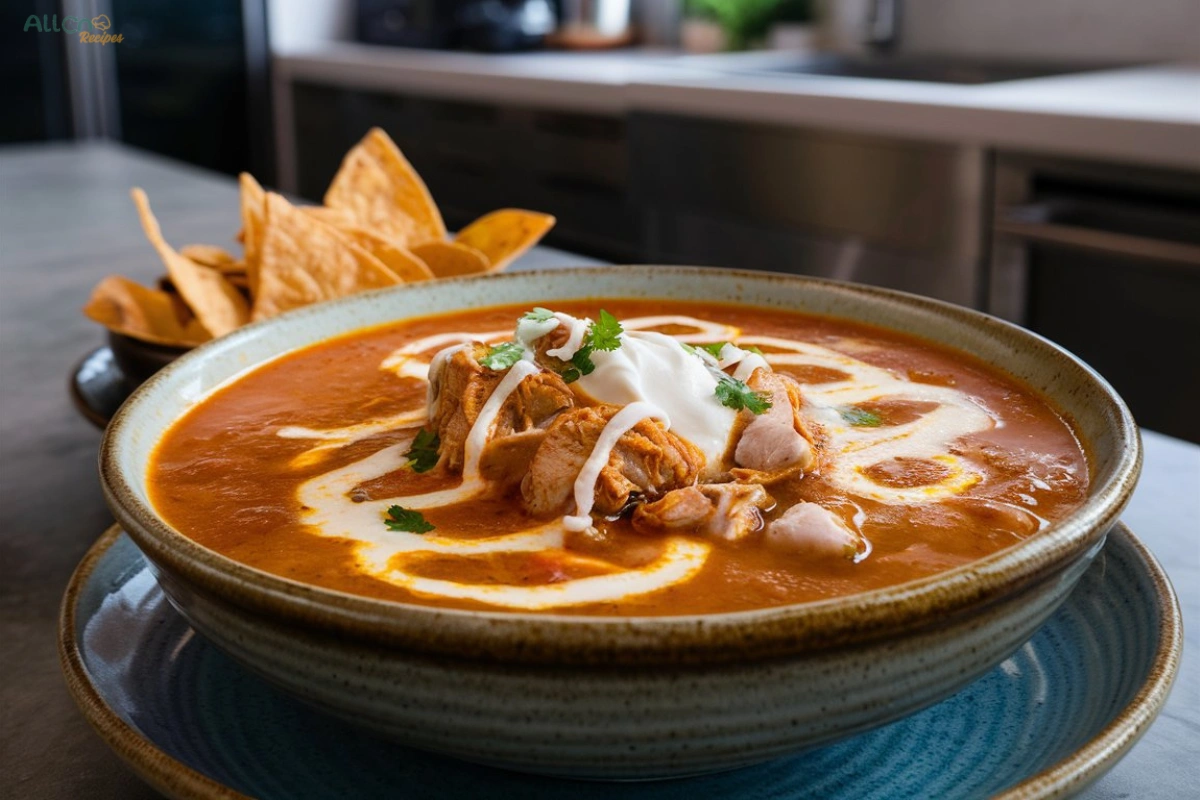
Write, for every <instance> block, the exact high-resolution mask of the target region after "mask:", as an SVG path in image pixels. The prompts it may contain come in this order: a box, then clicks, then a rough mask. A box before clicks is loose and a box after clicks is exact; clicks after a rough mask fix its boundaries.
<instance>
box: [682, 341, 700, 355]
mask: <svg viewBox="0 0 1200 800" xmlns="http://www.w3.org/2000/svg"><path fill="white" fill-rule="evenodd" d="M679 346H680V347H682V348H683V350H684V352H685V353H689V354H691V355H693V356H698V355H700V352H699V351H698V350H697V349H696V348H694V347H692V346H691V345H690V344H688V343H687V342H680V343H679Z"/></svg>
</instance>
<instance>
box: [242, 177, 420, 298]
mask: <svg viewBox="0 0 1200 800" xmlns="http://www.w3.org/2000/svg"><path fill="white" fill-rule="evenodd" d="M265 231H266V234H265V236H264V237H263V241H262V249H261V253H260V265H259V273H258V286H257V289H256V291H255V294H254V311H253V314H252V315H251V316H252V318H253V319H255V320H259V319H265V318H267V317H273V316H275V315H276V314H281V313H283V312H284V311H287V310H289V309H292V308H298V307H300V306H305V305H308V304H309V303H318V302H320V301H322V300H331V299H333V298H335V297H344V296H345V295H349V294H355V293H356V292H361V291H365V290H367V289H379V288H382V287H385V286H394V285H396V284H398V283H401V282H402V281H401V280H400V277H399V276H398V275H396V273H394V272H392V271H391V270H390V269H388V268H387V267H386V266H384V264H383V262H381V261H380V260H379V259H377V258H376V257H375V256H373V255H371V254H370V253H368V252H367V251H366V250H364V249H362V248H361V247H359V246H358V245H355V244H353V243H352V242H351V241H350V240H349V239H347V238H346V237H344V236H343V235H342V234H340V233H338V231H337V230H336V229H334V228H333V227H331V226H329V225H321V224H319V223H315V222H314V220H313V219H312V217H311V216H310V215H308V214H305V213H303V212H302V211H300V210H299V209H298V208H296V207H295V206H293V205H292V204H291V203H289V202H288V201H287V200H285V199H283V197H281V196H280V195H277V194H275V193H274V192H268V193H267V218H266V228H265Z"/></svg>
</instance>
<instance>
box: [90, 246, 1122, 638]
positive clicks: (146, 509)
mask: <svg viewBox="0 0 1200 800" xmlns="http://www.w3.org/2000/svg"><path fill="white" fill-rule="evenodd" d="M589 297H595V298H601V297H626V298H656V297H661V298H670V299H673V300H699V301H714V300H716V301H719V302H726V303H737V304H745V305H751V306H765V307H772V308H780V309H787V310H794V311H799V312H804V313H809V314H820V315H829V316H834V317H841V318H847V319H851V320H857V321H861V322H866V323H870V324H874V325H878V326H882V327H884V328H889V329H893V330H897V331H902V332H907V333H910V334H913V335H916V336H918V337H921V338H924V339H927V340H932V341H934V342H938V343H942V344H944V345H949V346H951V347H953V348H955V349H958V350H961V351H965V352H967V353H970V354H972V355H974V356H976V357H978V358H981V359H982V360H984V361H985V362H987V363H989V364H991V365H994V366H996V367H998V368H1000V369H1001V370H1003V371H1005V372H1007V373H1009V374H1010V375H1012V376H1014V377H1015V378H1017V379H1019V380H1020V381H1022V382H1024V383H1026V384H1028V385H1029V386H1031V387H1032V388H1034V389H1036V390H1037V391H1038V392H1039V393H1041V394H1042V395H1043V396H1044V397H1047V398H1048V399H1049V400H1050V401H1051V403H1052V404H1054V405H1056V406H1057V407H1058V408H1059V409H1060V410H1061V411H1062V412H1064V413H1065V414H1066V415H1067V416H1068V417H1069V418H1070V419H1071V420H1072V422H1073V424H1074V425H1075V428H1076V430H1077V432H1078V434H1079V436H1080V438H1081V440H1082V442H1083V444H1084V447H1085V449H1086V451H1087V454H1088V458H1089V463H1090V470H1091V476H1090V477H1091V486H1090V489H1089V495H1088V499H1087V500H1086V502H1085V503H1084V504H1083V506H1082V507H1081V508H1080V509H1078V511H1076V512H1075V513H1074V514H1072V515H1071V516H1070V517H1069V518H1067V519H1065V520H1062V521H1060V522H1058V523H1055V524H1054V525H1052V526H1051V527H1050V528H1048V529H1047V530H1046V531H1044V532H1043V533H1041V534H1039V535H1038V536H1035V537H1032V538H1031V539H1029V540H1026V541H1025V542H1022V543H1021V544H1018V545H1015V546H1014V547H1012V548H1009V549H1008V550H1004V551H1001V552H1000V553H997V554H995V555H992V556H989V557H986V558H984V559H981V560H980V561H978V562H974V563H972V564H968V565H966V566H964V567H959V568H956V569H953V570H950V571H948V572H945V573H941V574H938V575H935V576H932V577H930V578H925V579H921V580H918V581H914V582H911V583H908V584H901V585H899V586H895V587H891V588H887V589H881V590H876V591H873V592H869V593H865V594H863V595H854V596H850V597H846V598H838V599H834V600H829V601H821V602H817V603H808V604H804V605H803V606H785V607H781V608H770V609H762V610H759V611H752V612H738V613H730V614H718V615H707V616H706V617H705V618H704V620H703V624H704V625H705V626H706V627H707V628H708V629H709V630H710V633H711V631H712V630H713V629H720V628H722V627H725V628H728V629H730V630H736V629H738V628H739V627H741V626H744V625H745V624H746V623H747V622H748V621H753V623H754V624H755V625H756V626H757V628H758V629H759V630H760V631H761V633H762V635H761V636H756V637H755V638H754V641H753V642H750V643H748V644H747V643H743V649H742V650H741V651H738V652H741V653H742V654H743V655H745V654H746V653H747V652H749V651H747V650H746V649H744V648H745V647H749V648H750V651H753V650H754V648H755V647H760V648H762V652H763V653H764V654H770V653H771V652H776V651H778V650H779V648H784V649H786V650H790V649H793V648H796V647H804V646H810V645H813V644H816V643H820V642H829V641H836V640H838V639H839V637H842V640H843V641H844V635H850V636H851V638H853V636H864V637H869V636H870V635H872V631H876V632H878V630H880V629H881V628H883V627H887V628H889V629H890V630H893V631H894V630H899V629H903V627H904V624H906V623H905V620H906V619H908V620H909V621H910V622H911V621H914V620H918V619H919V618H924V619H928V618H930V617H931V615H932V616H936V614H938V613H942V612H949V611H954V610H955V609H957V608H961V607H962V606H963V604H964V603H968V602H980V601H986V600H987V599H988V598H989V597H992V598H995V597H999V596H1002V594H1003V592H1004V591H1005V590H1006V587H1009V586H1011V585H1014V584H1019V583H1020V582H1021V581H1028V580H1033V579H1035V578H1042V577H1044V576H1045V573H1046V571H1047V570H1049V569H1052V568H1053V565H1055V564H1062V563H1064V559H1066V560H1073V559H1075V558H1076V557H1079V556H1080V555H1081V554H1082V553H1083V552H1084V551H1086V550H1088V549H1089V548H1091V549H1092V550H1093V551H1094V548H1095V546H1096V545H1098V544H1099V542H1100V541H1101V540H1102V538H1103V535H1104V533H1105V532H1106V531H1107V530H1108V528H1109V527H1110V526H1111V525H1112V523H1113V522H1114V521H1115V520H1116V517H1117V515H1118V514H1119V513H1120V511H1121V510H1122V508H1123V507H1124V505H1125V503H1126V502H1127V500H1128V497H1129V494H1130V492H1131V491H1132V488H1133V485H1134V483H1135V481H1136V478H1137V474H1138V471H1139V469H1140V463H1141V448H1140V441H1139V437H1138V432H1137V428H1136V426H1135V424H1134V422H1133V420H1132V418H1131V417H1130V415H1129V412H1128V409H1127V408H1126V407H1125V406H1124V404H1123V403H1122V402H1121V401H1120V398H1119V397H1117V396H1116V394H1115V393H1114V392H1113V391H1112V389H1111V388H1110V387H1109V386H1108V385H1107V384H1106V383H1105V382H1104V381H1103V379H1101V378H1100V377H1099V376H1097V375H1096V374H1095V373H1094V372H1093V371H1092V370H1090V369H1089V368H1088V367H1087V366H1086V365H1084V364H1083V363H1082V362H1080V361H1078V360H1077V359H1075V358H1074V357H1073V356H1071V355H1070V354H1069V353H1067V352H1065V351H1063V350H1062V349H1060V348H1058V347H1057V346H1055V345H1053V344H1051V343H1049V342H1047V341H1045V340H1044V339H1041V338H1040V337H1037V336H1036V335H1034V334H1031V333H1029V332H1027V331H1024V330H1022V329H1020V328H1017V327H1015V326H1013V325H1010V324H1007V323H1004V322H1001V321H999V320H996V319H994V318H991V317H987V316H985V315H983V314H980V313H978V312H974V311H970V310H967V309H963V308H959V307H957V306H952V305H949V304H946V303H941V302H938V301H934V300H928V299H924V298H920V297H916V296H913V295H906V294H902V293H899V292H893V291H888V290H882V289H875V288H870V287H863V286H857V285H850V284H842V283H837V282H831V281H824V280H819V279H811V278H799V277H793V276H782V275H776V274H767V273H752V272H742V271H734V270H722V269H710V268H688V267H659V266H641V267H610V268H590V269H576V270H565V271H552V272H546V273H533V272H530V273H514V274H509V275H501V276H494V277H488V278H484V279H466V280H456V281H446V282H438V283H437V284H417V285H412V286H406V287H399V288H396V289H389V290H383V291H379V292H373V293H369V294H364V295H359V296H355V297H351V298H347V299H344V300H340V301H335V302H332V303H325V304H321V305H319V306H314V307H310V308H306V309H302V310H299V311H296V312H292V313H289V314H285V315H282V316H280V317H277V318H275V319H271V320H267V321H265V322H263V323H259V324H255V325H251V326H248V327H246V328H243V329H241V330H238V331H236V332H234V333H232V334H230V335H228V336H225V337H222V338H221V339H219V340H217V341H214V342H211V343H209V344H206V345H204V346H202V347H200V348H198V349H196V350H194V351H192V352H190V353H187V354H186V355H184V356H183V357H181V358H180V359H178V360H177V361H175V362H174V363H172V364H170V365H169V366H167V367H166V368H165V369H164V370H163V371H162V372H160V373H159V374H158V375H156V376H155V377H153V378H152V379H151V380H149V381H148V382H147V383H146V384H144V385H143V386H142V387H141V388H140V389H139V390H138V392H136V393H135V394H134V396H133V397H132V398H131V399H130V400H129V401H128V402H127V403H126V404H125V406H124V407H123V408H122V410H121V412H120V413H119V414H118V416H117V418H116V419H115V420H114V422H113V424H112V425H111V426H110V427H109V430H108V433H107V435H106V439H105V443H104V446H103V449H102V454H101V473H102V482H103V485H104V488H105V491H106V494H107V496H108V498H109V503H110V506H112V508H113V510H114V512H115V513H116V515H117V518H118V521H119V522H121V523H122V525H123V526H124V527H125V528H126V530H128V531H129V532H130V533H131V535H133V537H134V538H135V540H136V541H137V542H138V544H139V545H140V546H141V547H142V549H143V550H144V551H145V552H146V553H147V555H148V556H149V557H150V559H151V561H152V562H156V563H159V564H165V565H166V571H167V572H171V571H173V570H184V571H186V572H188V573H189V575H190V578H191V579H192V580H195V581H197V582H199V583H200V584H204V585H207V588H210V589H212V590H213V591H214V592H222V593H224V594H225V595H226V596H230V597H233V598H234V599H235V600H236V601H237V602H245V603H248V604H250V605H255V606H257V607H259V608H260V609H264V608H265V609H268V610H270V611H272V612H279V613H283V614H285V615H286V614H287V613H288V609H289V608H292V609H293V610H294V609H295V608H297V607H299V606H304V607H306V608H310V609H311V608H312V607H314V606H319V607H321V608H322V609H323V614H322V615H321V619H322V621H323V623H325V624H329V625H330V626H332V627H334V628H338V629H346V630H351V631H352V632H356V633H363V632H364V631H367V633H368V635H378V636H380V637H382V638H383V639H389V638H390V639H392V640H398V641H408V640H410V639H413V637H416V639H419V640H420V641H421V642H422V643H423V646H430V647H433V648H434V649H438V648H439V647H444V648H446V649H447V650H451V649H453V648H457V647H462V646H463V645H464V642H467V641H471V642H473V644H474V645H475V646H478V647H481V648H483V649H484V650H487V651H488V652H491V653H493V654H495V655H497V656H503V655H504V654H505V652H511V639H512V638H513V636H514V635H515V634H517V633H518V629H517V628H513V627H506V626H513V625H517V626H519V635H520V636H521V637H522V638H523V639H525V640H526V641H525V645H524V646H523V649H522V651H521V652H523V653H528V652H530V649H529V648H528V645H529V642H530V641H534V642H535V643H536V646H535V647H534V648H533V650H535V651H536V650H537V649H538V648H539V647H540V648H542V650H543V651H545V652H551V651H552V652H557V653H559V654H560V655H562V654H570V653H573V652H574V653H578V652H580V651H584V652H586V651H589V649H590V650H595V649H596V648H597V647H604V648H606V650H607V651H610V652H616V653H619V652H622V651H630V652H632V651H635V650H639V649H642V650H644V649H645V648H647V647H651V648H653V647H654V646H656V643H661V642H664V641H668V640H670V639H671V637H672V636H673V635H674V633H673V632H682V631H684V630H687V629H694V628H695V626H696V620H694V619H691V618H686V617H656V618H632V619H631V618H621V619H617V618H604V617H600V618H596V617H588V618H584V617H578V616H576V617H572V616H570V615H531V614H521V613H514V612H465V611H455V610H444V609H435V608H430V607H425V606H413V605H405V604H401V603H396V602H391V601H383V600H372V599H369V598H364V597H351V596H348V595H341V594H340V593H338V592H335V591H332V590H326V589H320V588H317V587H313V586H307V585H302V584H297V583H294V582H292V581H289V580H287V579H285V578H279V577H276V576H272V575H268V574H266V573H263V572H259V571H257V570H253V569H251V568H249V567H245V566H243V565H241V564H238V563H237V562H234V561H232V560H229V559H227V558H225V557H223V556H219V555H217V554H215V553H212V552H211V551H207V550H205V549H204V548H202V547H200V546H199V545H197V544H195V543H194V542H192V541H191V540H189V539H187V538H186V537H184V536H183V535H182V534H180V533H178V532H177V531H175V530H173V529H172V528H170V526H168V525H167V524H166V523H165V522H163V521H162V520H161V519H160V518H159V517H158V516H157V514H156V513H155V511H154V509H153V507H152V506H151V503H150V501H149V499H148V496H147V486H146V474H145V473H146V465H147V463H148V462H149V458H150V455H151V452H152V450H153V448H154V447H155V444H156V443H157V442H158V440H159V438H160V437H161V436H162V434H163V433H164V432H165V431H166V430H167V428H168V427H170V426H171V424H172V423H173V422H174V421H175V420H177V419H178V418H179V417H180V416H181V415H182V414H183V413H184V412H186V411H187V410H188V409H189V408H191V407H192V406H193V405H194V404H196V403H197V402H199V401H200V400H201V399H203V398H204V397H205V396H206V395H208V394H209V393H210V392H211V391H212V390H213V389H214V388H215V387H218V386H220V385H221V384H223V383H225V382H227V381H229V380H230V379H232V378H235V377H236V376H238V375H240V374H241V373H243V372H244V371H246V370H248V369H250V368H252V367H256V366H258V365H261V364H263V363H265V362H267V361H269V360H271V359H274V358H276V357H278V356H279V355H281V354H283V353H285V352H288V351H292V350H295V349H297V348H302V347H305V346H307V345H310V344H313V343H316V342H320V341H322V340H324V339H327V338H330V337H332V336H336V335H340V334H344V333H347V332H350V331H353V330H357V329H360V328H364V327H369V326H373V325H379V324H384V323H390V322H395V321H398V320H403V319H405V318H408V317H414V316H424V315H428V314H436V313H439V312H448V311H455V310H459V309H464V308H472V307H479V306H488V305H501V304H509V303H513V304H515V303H526V304H529V305H530V306H533V305H542V306H547V305H551V304H552V303H554V302H555V301H557V300H567V299H580V298H589ZM1068 556H1069V558H1068ZM905 609H907V611H905ZM324 612H327V613H324ZM400 612H404V613H400ZM905 614H908V616H907V617H906V616H905ZM310 619H311V615H310V616H309V617H307V618H306V621H307V620H310ZM580 628H587V629H588V630H585V631H581V630H578V629H580ZM597 628H605V629H606V632H605V633H604V634H603V635H602V636H600V637H597V630H596V629H597ZM679 635H680V636H687V635H690V634H685V633H680V634H679ZM600 640H602V643H601V644H598V643H597V642H598V641H600ZM705 641H706V642H707V643H708V644H711V646H712V647H711V648H710V649H711V650H712V652H716V650H717V649H718V648H724V649H725V650H728V648H729V645H730V644H731V642H733V641H741V640H738V639H734V638H730V637H722V636H720V635H716V636H709V637H708V638H706V640H705ZM696 644H697V647H699V649H700V650H704V649H705V646H702V643H696ZM773 647H774V648H775V650H774V651H773V650H772V648H773ZM459 652H461V651H459ZM675 652H676V653H678V652H679V650H678V648H676V649H675ZM710 655H711V653H710ZM568 657H569V656H568ZM702 657H703V656H697V658H702ZM726 657H732V656H726Z"/></svg>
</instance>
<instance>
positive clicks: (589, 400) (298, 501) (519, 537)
mask: <svg viewBox="0 0 1200 800" xmlns="http://www.w3.org/2000/svg"><path fill="white" fill-rule="evenodd" d="M147 480H148V484H149V487H150V492H151V498H152V502H153V504H154V505H155V507H156V508H157V510H158V511H159V513H160V514H161V515H162V516H163V517H164V518H165V519H166V520H167V522H168V523H170V524H171V525H172V526H174V527H175V528H176V529H177V530H179V531H181V532H182V533H183V534H185V535H187V536H189V537H191V538H192V539H194V540H196V541H197V542H199V543H200V544H202V545H204V546H206V547H208V548H211V549H213V550H215V551H217V552H219V553H222V554H224V555H226V556H228V557H230V558H232V559H235V560H237V561H239V562H242V563H245V564H247V565H250V566H252V567H256V568H259V569H261V570H265V571H267V572H270V573H274V574H276V575H280V576H283V577H286V578H291V579H295V580H297V581H302V582H304V583H309V584H315V585H318V586H322V587H327V588H330V589H337V590H341V591H345V592H351V593H356V594H361V595H366V596H370V597H376V598H384V599H390V600H398V601H403V602H409V603H419V604H426V605H436V606H447V607H456V608H477V609H491V610H503V611H513V612H531V611H533V612H546V613H557V614H601V615H613V614H616V615H680V614H698V613H715V612H723V611H735V610H745V609H752V608H762V607H768V606H777V605H784V604H791V603H798V602H805V601H812V600H819V599H824V598H830V597H835V596H839V595H846V594H851V593H855V592H862V591H866V590H870V589H876V588H880V587H884V586H888V585H893V584H897V583H901V582H904V581H909V580H913V579H916V578H920V577H922V576H926V575H930V574H932V573H936V572H939V571H942V570H946V569H950V568H953V567H956V566H958V565H961V564H965V563H968V562H970V561H972V560H974V559H978V558H980V557H982V556H985V555H987V554H989V553H993V552H995V551H998V550H1001V549H1003V548H1006V547H1008V546H1010V545H1013V544H1015V543H1017V542H1018V541H1020V540H1022V539H1025V538H1027V537H1030V536H1035V535H1037V534H1038V532H1039V531H1041V530H1042V529H1044V528H1045V527H1046V526H1047V525H1049V524H1051V523H1052V522H1053V521H1054V520H1056V519H1060V518H1062V517H1063V516H1065V515H1067V514H1069V513H1070V512H1071V511H1072V510H1074V509H1075V508H1077V507H1078V506H1079V505H1080V504H1081V503H1082V502H1083V500H1084V497H1085V494H1086V490H1087V481H1088V469H1087V460H1086V456H1085V454H1084V452H1083V451H1082V449H1081V447H1080V445H1079V442H1078V440H1077V438H1076V437H1075V435H1074V433H1073V431H1072V429H1071V427H1070V425H1069V424H1068V423H1067V422H1066V421H1065V420H1064V419H1063V418H1062V417H1061V416H1060V415H1059V414H1058V413H1057V412H1056V411H1055V410H1054V409H1053V408H1051V407H1050V406H1049V405H1047V403H1046V402H1044V401H1043V400H1041V399H1040V398H1039V397H1038V396H1037V395H1036V394H1035V393H1034V392H1032V391H1031V390H1029V389H1028V388H1026V387H1024V386H1022V385H1020V384H1019V383H1017V382H1016V381H1014V380H1012V379H1010V378H1008V377H1006V376H1005V375H1003V374H1001V373H999V372H998V371H996V370H995V369H993V368H991V367H989V366H987V365H985V364H983V363H981V362H980V361H978V360H976V359H974V358H972V357H969V356H965V355H963V354H959V353H955V352H953V351H950V350H947V349H943V348H941V347H938V346H934V345H932V344H930V343H928V342H924V341H922V340H918V339H916V338H912V337H908V336H905V335H902V334H897V333H894V332H889V331H884V330H880V329H876V328H873V327H869V326H864V325H860V324H857V323H850V322H846V321H841V320H836V319H830V318H823V317H813V316H803V315H799V314H793V313H788V312H781V311H776V310H767V309H761V308H748V307H740V306H732V305H722V304H698V303H671V302H658V301H656V302H654V303H653V304H649V303H647V302H645V301H632V300H620V299H613V300H606V301H603V302H598V301H589V302H560V303H556V304H555V305H554V307H553V308H552V309H547V308H529V307H495V308H487V309H476V310H471V311H467V312H462V313H455V314H446V315H438V316H430V317H425V318H420V319H415V320H408V321H405V322H403V323H398V324H393V325H388V326H383V327H378V328H372V329H369V330H364V331H359V332H356V333H352V334H350V335H347V336H344V337H341V338H337V339H333V340H329V341H326V342H323V343H321V344H318V345H315V346H312V347H309V348H306V349H303V350H300V351H297V352H295V353H291V354H288V355H286V356H284V357H282V358H279V359H276V360H274V361H272V362H270V363H268V364H266V365H264V366H262V367H260V368H258V369H256V370H254V371H251V372H249V373H248V374H246V375H244V376H241V377H239V378H237V379H236V380H234V381H233V382H231V383H229V384H227V385H225V386H223V387H222V388H220V389H219V390H217V391H215V392H214V393H212V394H211V395H210V396H208V397H207V398H205V399H204V400H202V401H201V402H200V403H198V404H197V405H196V406H195V407H193V408H192V409H191V410H190V411H189V412H188V413H187V414H186V415H185V416H184V417H183V418H181V419H180V420H179V421H178V422H177V423H176V424H175V425H174V426H172V427H171V428H170V430H168V432H167V433H166V435H165V436H164V437H163V439H162V441H161V442H160V443H159V445H158V447H157V448H156V450H155V453H154V455H153V457H152V459H151V463H150V465H149V468H148V475H147Z"/></svg>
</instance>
